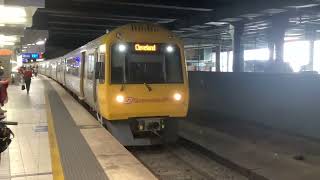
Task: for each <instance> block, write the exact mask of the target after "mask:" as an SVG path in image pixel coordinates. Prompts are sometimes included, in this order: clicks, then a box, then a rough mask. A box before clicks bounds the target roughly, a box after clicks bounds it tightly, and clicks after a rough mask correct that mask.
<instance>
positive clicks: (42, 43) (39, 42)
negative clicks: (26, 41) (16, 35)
mask: <svg viewBox="0 0 320 180" xmlns="http://www.w3.org/2000/svg"><path fill="white" fill-rule="evenodd" d="M45 43H46V42H45V41H43V40H40V41H38V42H37V43H36V45H44V44H45Z"/></svg>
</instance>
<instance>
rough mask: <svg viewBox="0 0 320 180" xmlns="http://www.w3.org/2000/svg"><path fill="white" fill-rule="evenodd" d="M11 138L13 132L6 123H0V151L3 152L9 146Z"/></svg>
mask: <svg viewBox="0 0 320 180" xmlns="http://www.w3.org/2000/svg"><path fill="white" fill-rule="evenodd" d="M11 135H12V137H11ZM13 138H14V134H13V132H12V131H11V129H10V128H8V127H7V126H6V125H0V153H2V152H4V151H5V150H6V149H7V148H8V147H9V145H10V144H11V141H12V139H13Z"/></svg>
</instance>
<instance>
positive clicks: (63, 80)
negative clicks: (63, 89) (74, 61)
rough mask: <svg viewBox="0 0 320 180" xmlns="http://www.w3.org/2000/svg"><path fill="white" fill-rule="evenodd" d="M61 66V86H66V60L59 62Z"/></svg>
mask: <svg viewBox="0 0 320 180" xmlns="http://www.w3.org/2000/svg"><path fill="white" fill-rule="evenodd" d="M61 64H62V84H63V85H66V58H63V59H62V60H61Z"/></svg>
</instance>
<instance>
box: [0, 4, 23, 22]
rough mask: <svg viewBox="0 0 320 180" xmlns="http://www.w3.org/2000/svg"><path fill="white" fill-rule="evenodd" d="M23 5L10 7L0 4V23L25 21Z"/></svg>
mask: <svg viewBox="0 0 320 180" xmlns="http://www.w3.org/2000/svg"><path fill="white" fill-rule="evenodd" d="M26 16H27V13H26V11H25V8H24V7H11V6H3V5H0V23H1V24H21V23H25V22H26V21H27V19H26Z"/></svg>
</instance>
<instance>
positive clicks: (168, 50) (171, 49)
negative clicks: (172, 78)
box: [166, 46, 174, 53]
mask: <svg viewBox="0 0 320 180" xmlns="http://www.w3.org/2000/svg"><path fill="white" fill-rule="evenodd" d="M166 50H167V52H168V53H172V52H173V51H174V48H173V46H167V48H166Z"/></svg>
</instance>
